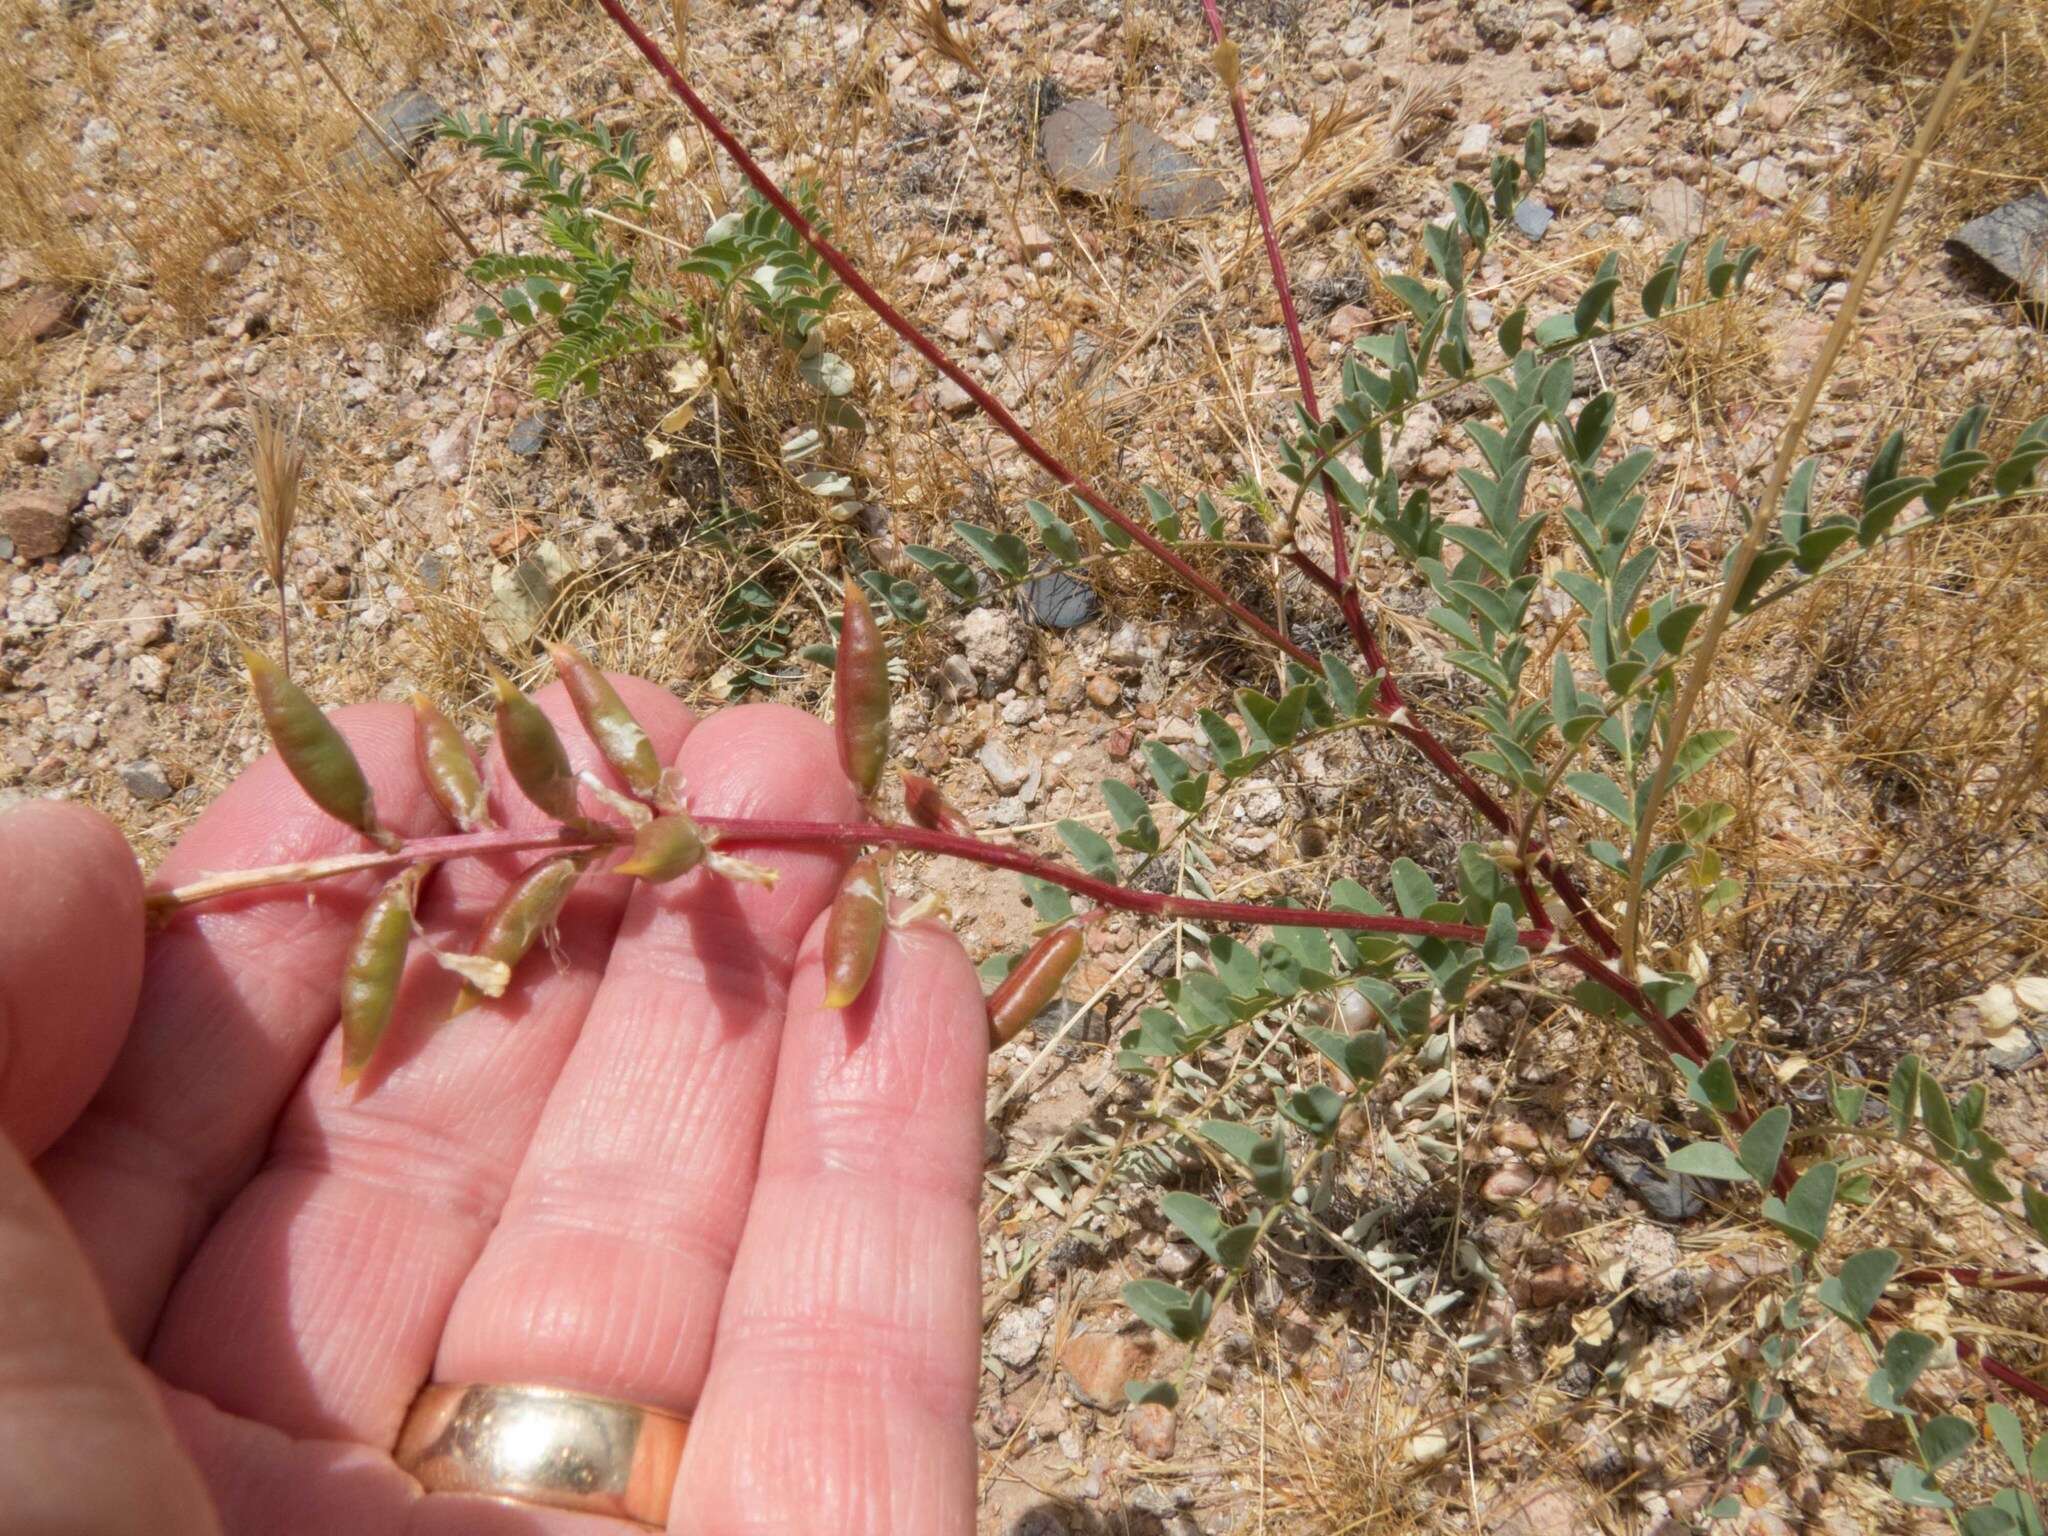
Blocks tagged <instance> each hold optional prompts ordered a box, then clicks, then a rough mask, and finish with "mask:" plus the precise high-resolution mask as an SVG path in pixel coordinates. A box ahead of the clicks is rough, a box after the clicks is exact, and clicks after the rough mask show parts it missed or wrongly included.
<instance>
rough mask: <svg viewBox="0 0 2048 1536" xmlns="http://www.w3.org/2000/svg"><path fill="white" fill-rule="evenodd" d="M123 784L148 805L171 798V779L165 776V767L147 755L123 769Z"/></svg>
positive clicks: (129, 791)
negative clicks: (159, 765) (162, 767)
mask: <svg viewBox="0 0 2048 1536" xmlns="http://www.w3.org/2000/svg"><path fill="white" fill-rule="evenodd" d="M121 784H122V786H123V787H124V788H125V789H126V790H127V791H128V793H129V794H131V795H133V796H134V797H135V798H136V799H138V800H140V801H142V802H143V803H144V804H147V805H154V804H156V803H157V802H158V801H159V800H168V799H170V798H171V793H172V791H171V781H170V780H169V779H167V778H165V777H164V771H163V769H161V768H159V767H158V766H157V765H156V763H155V762H154V761H152V760H151V759H149V758H146V757H145V758H143V759H141V760H140V761H139V762H133V763H130V764H128V765H127V766H126V767H125V768H123V769H122V770H121Z"/></svg>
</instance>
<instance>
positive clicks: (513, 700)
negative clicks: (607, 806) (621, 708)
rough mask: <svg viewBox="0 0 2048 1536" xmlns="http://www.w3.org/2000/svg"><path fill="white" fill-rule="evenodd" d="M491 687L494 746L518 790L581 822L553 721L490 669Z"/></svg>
mask: <svg viewBox="0 0 2048 1536" xmlns="http://www.w3.org/2000/svg"><path fill="white" fill-rule="evenodd" d="M491 686H492V687H493V688H495V689H496V690H497V695H498V750H499V751H500V752H503V753H504V754H505V766H506V767H507V768H509V769H511V770H512V779H513V782H515V783H516V784H518V786H519V792H520V793H521V794H523V795H525V796H526V798H527V799H529V800H531V801H532V802H533V803H534V804H535V805H537V806H539V807H540V809H541V810H543V811H545V812H546V813H547V814H548V815H550V816H552V817H554V818H555V820H557V821H559V822H562V823H563V824H565V825H568V826H581V825H582V824H583V809H582V807H581V806H580V805H579V804H578V803H577V799H576V774H575V772H574V771H573V770H572V769H571V768H570V766H569V753H568V750H567V749H566V748H565V747H564V746H563V745H562V738H561V737H560V736H558V735H557V734H556V733H555V727H554V724H553V723H552V722H551V721H550V720H549V719H548V717H547V716H546V715H544V714H543V713H541V708H540V706H539V705H538V704H536V703H534V702H533V700H531V699H529V698H528V697H527V696H526V695H525V694H523V693H521V692H520V691H519V690H518V689H517V688H515V687H513V685H512V682H511V680H510V679H509V678H507V677H506V676H505V675H504V674H503V673H502V672H498V671H495V670H494V671H493V672H492V673H491Z"/></svg>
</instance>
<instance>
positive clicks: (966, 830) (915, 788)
mask: <svg viewBox="0 0 2048 1536" xmlns="http://www.w3.org/2000/svg"><path fill="white" fill-rule="evenodd" d="M903 809H904V810H905V811H906V812H908V813H909V816H910V819H911V820H912V821H914V822H916V823H917V825H919V826H920V827H924V828H926V829H927V830H929V831H932V832H945V833H949V834H951V835H952V836H954V837H972V836H974V826H973V824H972V823H971V822H969V821H968V819H967V818H966V817H965V816H962V815H961V814H960V813H959V812H958V811H957V810H955V809H954V808H953V803H952V801H950V800H948V799H947V798H946V795H945V791H944V790H942V789H940V788H939V786H938V785H936V784H934V783H933V782H932V781H931V780H930V779H928V778H926V777H925V776H924V775H923V774H921V773H912V772H911V771H910V770H909V769H907V768H906V769H904V770H903Z"/></svg>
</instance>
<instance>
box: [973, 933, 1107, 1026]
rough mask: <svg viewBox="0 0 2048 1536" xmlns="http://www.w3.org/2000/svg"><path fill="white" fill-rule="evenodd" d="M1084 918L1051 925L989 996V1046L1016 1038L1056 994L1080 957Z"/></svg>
mask: <svg viewBox="0 0 2048 1536" xmlns="http://www.w3.org/2000/svg"><path fill="white" fill-rule="evenodd" d="M1083 926H1084V920H1083V919H1081V918H1078V917H1070V918H1068V919H1067V920H1066V921H1065V922H1064V923H1061V924H1060V925H1059V926H1058V927H1057V928H1054V929H1052V930H1051V931H1050V932H1048V933H1047V934H1046V935H1045V936H1044V937H1043V938H1041V939H1040V940H1039V941H1038V942H1037V943H1036V944H1034V945H1032V946H1031V949H1030V951H1029V952H1028V953H1027V954H1026V955H1025V956H1024V958H1023V959H1022V960H1019V961H1018V962H1017V964H1016V965H1015V966H1014V967H1013V968H1012V969H1011V971H1010V974H1009V975H1007V976H1005V977H1004V978H1003V979H1002V982H1001V983H1000V984H999V985H998V986H997V987H996V989H995V991H993V992H991V993H990V994H989V999H988V1048H989V1049H990V1050H994V1049H996V1047H998V1046H1001V1045H1008V1044H1009V1043H1010V1042H1011V1041H1012V1040H1014V1039H1016V1038H1017V1036H1018V1034H1019V1033H1020V1032H1021V1031H1022V1030H1023V1028H1024V1026H1025V1025H1026V1024H1029V1023H1030V1022H1031V1021H1032V1020H1033V1019H1035V1018H1037V1017H1038V1014H1039V1012H1040V1010H1042V1009H1043V1008H1044V1007H1045V1005H1046V1004H1047V1003H1049V1002H1051V1001H1052V1000H1053V998H1055V997H1056V996H1058V995H1059V990H1060V988H1061V987H1062V986H1063V985H1065V983H1066V979H1067V973H1068V972H1069V971H1071V970H1073V968H1074V963H1075V962H1076V961H1077V960H1079V959H1080V958H1081V947H1082V937H1081V932H1082V928H1083Z"/></svg>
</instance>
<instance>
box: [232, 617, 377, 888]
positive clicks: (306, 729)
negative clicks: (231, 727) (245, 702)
mask: <svg viewBox="0 0 2048 1536" xmlns="http://www.w3.org/2000/svg"><path fill="white" fill-rule="evenodd" d="M242 660H243V662H244V664H245V665H246V666H247V667H248V669H249V687H250V689H251V691H253V692H254V693H255V695H256V708H257V709H258V710H259V711H261V712H262V715H263V727H264V729H265V730H266V731H268V732H269V733H270V743H271V745H272V746H274V747H275V748H276V749H277V755H278V757H279V759H280V760H281V761H282V762H283V763H284V766H285V768H286V770H287V771H289V772H290V774H291V776H292V777H293V778H294V779H297V780H298V782H299V788H301V789H303V790H304V791H305V792H306V798H307V799H309V800H311V801H312V802H313V803H314V804H315V805H317V806H319V807H320V809H321V810H323V811H325V812H326V813H327V814H328V815H330V816H332V817H333V818H334V819H335V820H336V821H340V822H345V823H346V824H347V825H349V826H351V827H354V828H355V829H356V830H357V831H358V832H360V833H362V834H363V835H364V836H365V837H370V838H374V839H376V841H378V842H379V843H382V844H384V845H385V846H387V847H389V846H393V845H395V844H396V842H397V839H396V838H395V837H393V836H392V835H391V834H390V833H389V832H387V831H385V830H384V828H383V827H381V826H380V825H378V822H377V807H376V805H375V803H374V802H373V801H372V799H371V798H370V781H369V780H368V779H366V778H365V777H363V767H362V764H361V763H358V762H357V761H356V755H355V753H354V752H352V751H350V750H349V744H348V742H347V740H346V739H344V738H343V736H342V734H341V732H340V731H338V730H336V729H335V728H334V722H333V721H332V720H329V719H328V718H327V716H326V715H325V714H323V713H321V710H320V706H319V705H317V704H315V703H314V702H313V701H312V700H311V699H309V698H307V697H306V694H305V691H304V690H303V689H301V688H300V687H299V685H298V684H297V683H295V682H293V681H292V680H291V679H290V678H289V677H286V676H285V674H284V669H283V668H281V667H279V666H278V665H277V663H276V662H274V661H272V660H271V659H270V658H269V657H267V656H264V655H262V654H261V653H259V652H257V651H244V652H243V653H242Z"/></svg>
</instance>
